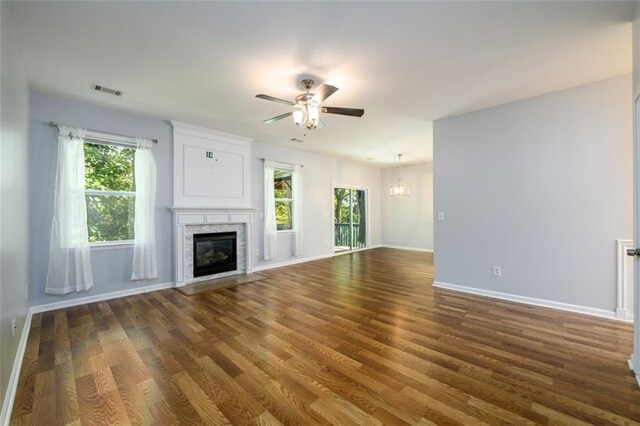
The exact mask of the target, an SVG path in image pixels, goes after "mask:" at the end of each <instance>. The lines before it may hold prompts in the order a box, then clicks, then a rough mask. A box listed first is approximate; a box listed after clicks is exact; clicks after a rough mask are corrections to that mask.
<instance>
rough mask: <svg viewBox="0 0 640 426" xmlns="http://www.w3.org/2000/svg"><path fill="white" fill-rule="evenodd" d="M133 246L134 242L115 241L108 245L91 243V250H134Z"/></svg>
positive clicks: (107, 243)
mask: <svg viewBox="0 0 640 426" xmlns="http://www.w3.org/2000/svg"><path fill="white" fill-rule="evenodd" d="M133 244H134V241H133V240H127V241H113V242H106V243H90V244H89V248H90V249H91V250H117V249H121V248H132V247H133Z"/></svg>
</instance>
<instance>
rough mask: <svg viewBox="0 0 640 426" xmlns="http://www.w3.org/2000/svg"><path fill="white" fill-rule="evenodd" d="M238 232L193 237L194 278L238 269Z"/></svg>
mask: <svg viewBox="0 0 640 426" xmlns="http://www.w3.org/2000/svg"><path fill="white" fill-rule="evenodd" d="M236 238H237V233H236V232H215V233H212V234H195V235H194V236H193V276H194V277H202V276H205V275H212V274H219V273H221V272H229V271H235V270H236V269H237V268H238V264H237V263H238V257H237V250H236Z"/></svg>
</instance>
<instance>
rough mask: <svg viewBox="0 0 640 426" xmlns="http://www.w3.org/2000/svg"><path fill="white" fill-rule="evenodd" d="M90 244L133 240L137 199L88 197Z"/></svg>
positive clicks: (108, 196) (129, 197) (110, 196)
mask: <svg viewBox="0 0 640 426" xmlns="http://www.w3.org/2000/svg"><path fill="white" fill-rule="evenodd" d="M86 199H87V227H88V228H89V242H91V243H94V242H103V241H122V240H133V238H134V234H133V218H134V207H135V204H134V203H135V198H134V197H133V196H122V195H87V196H86Z"/></svg>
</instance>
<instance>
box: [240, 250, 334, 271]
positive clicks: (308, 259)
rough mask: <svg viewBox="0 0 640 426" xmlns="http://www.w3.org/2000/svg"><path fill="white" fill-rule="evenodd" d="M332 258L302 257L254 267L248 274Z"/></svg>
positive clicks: (322, 255)
mask: <svg viewBox="0 0 640 426" xmlns="http://www.w3.org/2000/svg"><path fill="white" fill-rule="evenodd" d="M329 257H333V253H329V254H321V255H318V256H310V257H302V258H300V259H292V260H286V261H284V262H277V263H267V264H266V265H260V266H255V267H253V268H251V271H249V272H260V271H266V270H267V269H274V268H282V267H283V266H290V265H297V264H298V263H306V262H313V261H314V260H320V259H327V258H329Z"/></svg>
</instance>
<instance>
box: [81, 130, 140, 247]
mask: <svg viewBox="0 0 640 426" xmlns="http://www.w3.org/2000/svg"><path fill="white" fill-rule="evenodd" d="M134 155H135V149H134V148H126V147H120V146H115V145H105V144H98V143H91V142H87V143H85V144H84V164H85V197H86V202H87V228H88V231H89V242H90V243H98V242H109V241H127V240H133V239H134V233H133V220H134V215H135V179H134Z"/></svg>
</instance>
